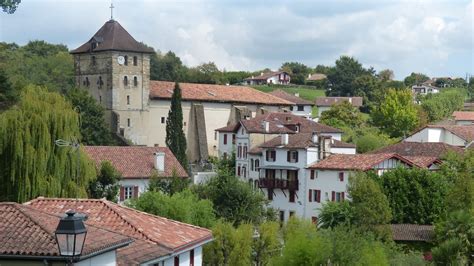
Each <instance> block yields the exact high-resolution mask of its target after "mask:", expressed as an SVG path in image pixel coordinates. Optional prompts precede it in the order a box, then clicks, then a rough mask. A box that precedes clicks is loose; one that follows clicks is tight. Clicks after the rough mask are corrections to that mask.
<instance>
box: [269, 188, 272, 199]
mask: <svg viewBox="0 0 474 266" xmlns="http://www.w3.org/2000/svg"><path fill="white" fill-rule="evenodd" d="M268 200H273V190H271V189H269V190H268Z"/></svg>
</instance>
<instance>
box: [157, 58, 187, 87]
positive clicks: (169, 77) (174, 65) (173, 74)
mask: <svg viewBox="0 0 474 266" xmlns="http://www.w3.org/2000/svg"><path fill="white" fill-rule="evenodd" d="M185 74H186V67H185V66H184V65H183V63H182V62H181V59H180V58H179V57H177V56H176V55H175V54H174V53H173V52H171V51H169V52H167V53H166V54H165V55H161V54H156V53H155V54H152V55H151V57H150V79H152V80H166V81H182V80H183V77H184V75H185Z"/></svg>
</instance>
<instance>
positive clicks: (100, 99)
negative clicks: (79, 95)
mask: <svg viewBox="0 0 474 266" xmlns="http://www.w3.org/2000/svg"><path fill="white" fill-rule="evenodd" d="M99 103H102V96H100V95H99Z"/></svg>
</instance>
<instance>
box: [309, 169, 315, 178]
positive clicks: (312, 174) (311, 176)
mask: <svg viewBox="0 0 474 266" xmlns="http://www.w3.org/2000/svg"><path fill="white" fill-rule="evenodd" d="M315 172H316V171H315V170H311V171H310V174H309V178H310V179H311V180H313V179H314V174H315Z"/></svg>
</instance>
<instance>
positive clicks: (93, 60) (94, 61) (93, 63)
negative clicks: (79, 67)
mask: <svg viewBox="0 0 474 266" xmlns="http://www.w3.org/2000/svg"><path fill="white" fill-rule="evenodd" d="M91 61H92V65H93V66H95V64H96V63H97V62H96V60H95V55H93V56H92V60H91Z"/></svg>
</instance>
